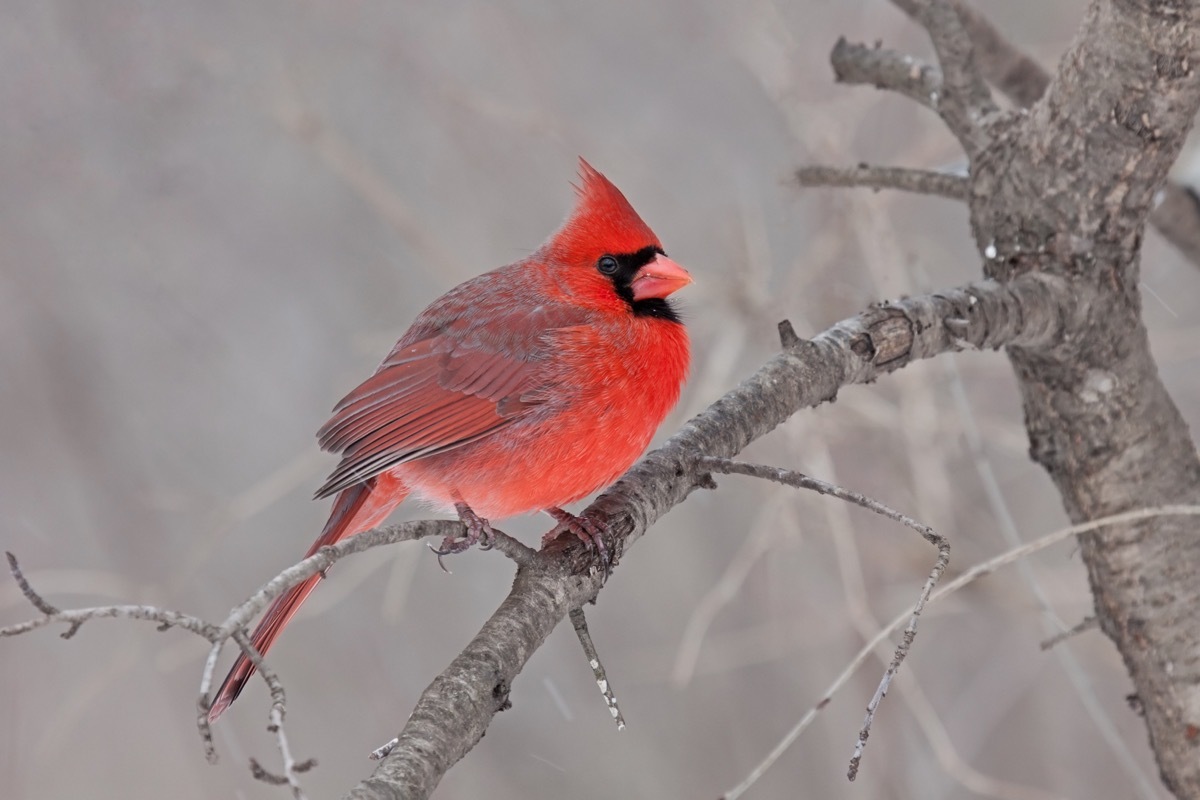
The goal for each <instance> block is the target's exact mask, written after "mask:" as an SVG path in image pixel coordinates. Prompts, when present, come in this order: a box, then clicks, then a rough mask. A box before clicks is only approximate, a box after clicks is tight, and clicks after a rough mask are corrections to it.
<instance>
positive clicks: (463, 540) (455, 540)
mask: <svg viewBox="0 0 1200 800" xmlns="http://www.w3.org/2000/svg"><path fill="white" fill-rule="evenodd" d="M454 510H455V511H457V512H458V518H459V520H460V521H461V522H462V524H463V525H464V526H466V528H467V535H466V536H447V537H446V538H445V539H443V540H442V546H441V547H434V546H433V545H429V549H430V550H432V551H433V552H434V553H435V554H437V558H438V566H439V567H441V568H442V570H443V571H444V572H446V573H449V572H450V570H448V569H446V565H445V564H443V563H442V556H449V555H454V554H455V553H462V552H464V551H466V550H469V549H470V548H471V545H473V544H478V545H479V549H480V550H491V549H492V548H493V547H495V546H496V532H495V531H493V530H492V524H491V523H490V522H488V521H487V520H486V519H484V518H483V517H481V516H479V515H478V514H476V513H475V512H474V511H472V510H471V507H470V506H468V505H467V504H466V503H455V504H454Z"/></svg>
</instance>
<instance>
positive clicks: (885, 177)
mask: <svg viewBox="0 0 1200 800" xmlns="http://www.w3.org/2000/svg"><path fill="white" fill-rule="evenodd" d="M796 182H797V183H798V184H800V185H801V186H843V187H863V188H868V189H874V190H875V191H879V190H880V189H899V190H901V191H905V192H913V193H915V194H931V195H935V196H937V197H945V198H947V199H950V200H964V199H966V197H967V190H968V189H969V188H970V181H969V180H968V179H967V178H966V177H965V176H963V175H952V174H950V173H947V172H934V171H932V170H925V169H907V168H905V167H876V166H872V165H869V164H859V165H858V166H856V167H822V166H813V167H800V168H799V169H797V170H796Z"/></svg>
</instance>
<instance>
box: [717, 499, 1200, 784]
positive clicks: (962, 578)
mask: <svg viewBox="0 0 1200 800" xmlns="http://www.w3.org/2000/svg"><path fill="white" fill-rule="evenodd" d="M1168 516H1193V517H1194V516H1200V506H1163V507H1161V508H1144V509H1138V510H1136V511H1127V512H1125V513H1123V514H1114V515H1112V516H1111V517H1104V518H1102V519H1095V520H1092V521H1090V522H1085V523H1083V524H1081V525H1072V526H1070V527H1069V528H1062V529H1060V530H1057V531H1054V532H1053V533H1048V534H1046V535H1045V536H1041V537H1039V538H1037V539H1034V540H1033V541H1031V542H1028V543H1026V544H1023V545H1021V546H1020V547H1015V548H1013V549H1011V550H1008V551H1006V552H1004V553H1001V554H1000V555H998V556H996V557H995V558H991V559H988V560H987V561H984V562H982V563H980V564H976V565H975V566H973V567H971V568H970V569H969V570H967V571H966V572H964V573H962V574H961V575H959V576H958V577H957V578H955V579H954V580H952V581H950V582H949V583H947V584H945V585H944V586H942V587H941V588H940V589H938V590H937V591H935V592H933V594H931V595H930V596H929V602H930V603H931V604H932V603H936V602H937V601H939V600H941V599H942V598H943V597H946V596H947V595H949V594H952V593H953V592H956V591H958V590H959V589H961V588H963V587H964V586H966V585H967V584H969V583H972V582H973V581H975V580H976V579H978V578H981V577H983V576H985V575H990V574H991V573H993V572H995V571H996V570H998V569H1000V568H1001V567H1005V566H1007V565H1009V564H1012V563H1014V562H1017V561H1020V560H1022V559H1024V558H1027V557H1029V556H1031V555H1033V554H1034V553H1037V552H1039V551H1041V550H1044V549H1046V548H1047V547H1049V546H1050V545H1052V544H1056V543H1058V542H1061V541H1064V540H1066V539H1069V538H1071V537H1073V536H1078V535H1079V534H1081V533H1090V532H1092V531H1096V530H1099V529H1100V528H1104V527H1107V526H1110V525H1123V524H1127V523H1132V522H1139V521H1142V520H1147V519H1154V518H1156V517H1168ZM910 616H911V613H910V612H908V611H905V612H903V613H902V614H899V615H898V616H896V617H895V618H894V619H892V621H891V622H889V623H888V624H887V625H886V626H884V627H883V628H882V629H881V630H880V631H879V632H878V633H876V634H875V636H874V637H872V638H871V640H870V641H868V642H867V643H866V644H865V645H863V647H862V649H861V650H859V651H858V653H857V654H855V656H854V658H853V659H851V660H850V663H848V664H847V665H846V667H845V669H843V670H842V671H841V672H840V673H838V676H837V677H836V678H834V680H833V682H832V683H831V684H830V685H829V688H828V689H826V690H825V693H824V694H823V695H822V696H821V699H820V700H818V701H817V702H816V703H815V704H814V705H813V706H812V707H811V708H809V709H808V711H806V712H805V713H804V715H803V716H802V717H801V718H800V720H799V722H797V723H796V724H795V726H793V727H792V729H791V730H790V731H788V732H787V734H786V735H785V736H784V737H783V739H781V740H780V742H779V744H777V745H775V747H774V748H773V749H772V750H771V752H770V753H768V754H767V756H766V758H764V759H763V760H762V761H761V762H760V763H759V764H758V765H756V766H755V767H754V768H753V769H752V770H751V771H750V773H749V774H748V775H747V776H746V777H745V778H744V779H743V780H742V782H741V783H739V784H738V785H737V786H735V787H733V788H732V789H730V790H728V791H727V792H725V793H724V794H722V795H721V800H736V798H738V797H741V796H742V795H743V794H745V793H746V792H747V791H748V790H749V789H750V788H751V787H752V786H753V785H754V784H755V783H757V782H758V779H759V778H761V777H762V776H763V775H764V774H765V773H766V771H767V770H768V769H770V768H771V766H772V765H773V764H774V763H775V762H776V761H778V760H779V757H780V756H782V755H783V754H784V753H785V752H787V749H788V748H789V747H791V746H792V745H793V744H794V743H795V741H796V739H798V738H799V737H800V734H801V733H803V732H804V731H805V729H806V728H808V726H809V725H811V724H812V722H813V720H814V719H816V716H817V714H819V713H820V712H821V710H822V709H824V708H825V707H826V706H827V705H829V703H830V702H831V701H832V700H833V697H834V695H835V694H837V692H838V691H839V690H840V689H841V688H842V687H843V686H845V685H846V682H847V681H848V680H850V676H852V675H853V674H854V672H855V671H856V670H857V669H858V668H859V667H860V666H862V663H863V662H864V661H866V660H867V659H868V658H869V657H870V655H871V653H872V651H874V649H875V648H876V647H878V646H879V645H880V644H882V643H883V642H884V641H885V640H886V639H887V638H888V637H889V636H891V635H892V634H893V633H894V632H896V631H897V630H899V629H900V628H901V626H903V625H904V624H905V622H906V621H907V620H908V619H909V617H910Z"/></svg>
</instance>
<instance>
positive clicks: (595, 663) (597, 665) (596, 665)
mask: <svg viewBox="0 0 1200 800" xmlns="http://www.w3.org/2000/svg"><path fill="white" fill-rule="evenodd" d="M588 666H590V667H591V668H592V669H600V662H599V661H597V660H596V659H594V658H593V659H592V660H591V661H589V662H588Z"/></svg>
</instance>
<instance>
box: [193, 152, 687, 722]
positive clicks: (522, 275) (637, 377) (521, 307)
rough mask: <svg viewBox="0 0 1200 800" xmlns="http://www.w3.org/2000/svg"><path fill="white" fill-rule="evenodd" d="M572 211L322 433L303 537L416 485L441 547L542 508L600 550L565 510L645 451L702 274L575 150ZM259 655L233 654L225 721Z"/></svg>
mask: <svg viewBox="0 0 1200 800" xmlns="http://www.w3.org/2000/svg"><path fill="white" fill-rule="evenodd" d="M579 163H580V169H579V184H578V186H576V194H577V200H576V204H575V208H574V210H573V211H572V212H571V214H570V216H569V217H568V218H567V220H566V222H564V223H563V225H562V227H560V228H559V229H558V231H556V232H555V233H554V234H553V235H552V236H551V237H550V239H549V240H547V241H546V243H545V244H543V245H542V246H541V247H540V248H538V249H537V250H536V251H535V252H534V253H533V254H532V255H530V256H529V257H527V258H524V259H522V260H520V261H517V262H515V263H513V264H509V265H507V266H504V267H500V268H499V269H496V270H493V271H491V272H488V273H485V274H483V275H480V276H479V277H477V278H474V279H472V280H469V281H467V282H466V283H463V284H461V285H459V286H457V287H455V288H454V289H451V290H450V291H449V292H447V293H446V294H444V295H442V297H440V298H438V299H437V300H435V301H434V302H433V303H432V304H431V305H430V306H429V307H428V308H426V309H425V310H424V311H422V312H421V313H420V314H419V315H418V316H417V318H416V320H414V321H413V324H412V327H410V328H409V329H408V332H407V333H405V334H404V335H403V336H402V337H401V338H400V341H398V342H397V343H396V346H395V347H393V348H392V351H391V352H390V353H389V354H388V356H387V358H385V359H384V360H383V363H382V364H380V365H379V368H378V369H377V370H376V371H375V374H374V375H372V376H371V377H370V378H368V379H367V380H365V381H363V383H361V384H360V385H359V386H358V387H357V388H356V389H354V391H352V392H350V394H348V395H346V397H344V398H343V399H342V401H341V402H339V403H338V404H337V406H336V407H335V408H334V409H333V416H332V417H331V418H330V420H329V421H328V422H326V423H325V425H324V426H323V427H322V428H321V429H320V431H318V433H317V439H318V442H319V443H320V445H321V447H322V449H324V450H328V451H332V452H334V453H338V454H340V455H341V461H340V463H338V465H337V468H336V469H335V470H334V471H333V474H331V475H330V476H329V480H327V481H326V482H325V485H324V486H322V487H321V488H320V489H319V490H317V494H316V496H317V497H328V496H334V501H333V510H332V512H331V513H330V515H329V521H328V522H326V523H325V528H324V530H322V531H321V535H320V537H319V538H318V539H317V540H316V541H315V542H314V543H313V545H312V547H310V548H309V550H308V555H312V554H313V553H315V552H317V550H319V549H320V548H322V547H324V546H326V545H331V544H334V543H335V542H338V541H340V540H341V539H344V538H346V537H347V536H352V535H354V534H356V533H359V532H361V531H364V530H367V529H369V528H373V527H375V526H376V525H378V524H379V523H380V522H382V521H383V520H384V518H385V517H387V515H388V514H389V513H390V512H391V511H392V509H393V508H395V507H396V505H398V504H399V503H400V502H401V501H403V500H404V499H405V498H406V497H408V496H409V495H410V494H412V495H414V496H416V497H418V498H420V499H422V500H424V501H426V502H428V503H431V504H432V505H434V506H436V507H440V508H444V509H447V510H448V509H451V508H452V509H454V510H455V512H456V513H457V514H458V516H459V519H461V520H462V522H463V524H464V526H465V529H466V533H465V535H464V536H462V537H459V538H454V537H451V538H448V539H447V540H446V541H444V542H443V543H442V547H441V548H440V549H439V550H438V551H437V552H438V553H439V556H440V555H445V554H448V553H453V552H460V551H462V550H465V549H467V548H469V547H470V546H471V545H473V544H475V543H477V542H478V543H480V546H488V545H489V544H490V542H491V539H492V536H493V533H492V529H491V524H490V520H493V519H503V518H505V517H512V516H517V515H520V514H527V513H531V512H535V511H545V512H547V513H548V514H550V515H551V516H552V517H554V519H555V520H556V521H557V522H558V525H557V526H556V528H555V529H554V530H552V531H551V532H550V533H549V534H547V537H546V539H547V540H549V539H551V538H553V537H554V536H556V535H558V534H559V533H562V532H564V531H571V532H573V533H574V534H575V535H576V536H578V537H579V538H580V539H582V540H583V541H584V542H585V543H587V544H588V545H589V546H593V547H595V548H596V549H597V550H599V551H601V552H603V548H604V540H603V531H602V530H601V529H599V528H597V526H596V524H595V523H591V522H589V521H587V520H585V519H582V518H577V517H575V516H574V515H572V514H570V513H569V512H567V511H564V510H563V509H562V506H564V505H568V504H570V503H573V502H575V501H576V500H579V499H581V498H583V497H584V496H586V495H588V494H591V493H592V492H594V491H595V490H597V489H599V488H602V487H604V486H607V485H609V484H610V483H612V482H613V481H614V480H616V478H617V477H618V476H620V475H621V474H622V473H623V472H625V470H627V469H628V468H629V467H630V466H631V465H632V464H633V462H634V461H635V460H637V458H638V456H640V455H641V454H642V452H643V451H644V450H645V449H646V447H647V445H649V443H650V439H651V438H652V437H653V436H654V432H655V430H657V428H658V426H659V425H660V424H661V423H662V421H663V419H664V418H666V416H667V414H668V413H670V411H671V409H672V408H673V407H674V406H675V403H676V401H678V399H679V393H680V391H681V389H682V386H683V382H684V380H685V379H686V378H687V372H688V363H689V358H690V356H689V344H688V335H687V331H686V330H685V329H684V326H683V324H682V322H681V321H680V318H679V315H678V313H677V312H676V310H675V308H674V307H672V305H671V303H670V301H669V300H668V299H667V298H668V297H669V296H670V295H671V294H672V293H674V292H675V291H676V290H678V289H680V288H682V287H684V286H686V285H687V284H689V283H691V281H692V278H691V276H690V275H689V274H688V273H687V271H686V270H684V269H683V268H682V267H681V266H679V265H678V264H676V263H675V262H674V261H672V260H671V259H669V258H667V255H666V253H665V252H664V250H663V246H662V243H661V242H660V241H659V239H658V237H657V236H655V235H654V232H653V231H651V230H650V228H649V226H647V225H646V223H645V222H643V221H642V219H641V217H639V216H638V214H637V212H636V211H634V210H633V207H632V206H631V205H630V204H629V201H628V200H626V199H625V196H624V195H622V194H621V192H620V191H619V190H618V189H617V187H616V186H614V185H613V184H612V183H610V182H609V181H608V179H607V178H605V177H604V176H603V175H601V174H600V173H599V172H597V171H596V170H595V169H593V168H592V167H591V165H589V164H588V163H587V162H586V161H584V160H583V159H580V161H579ZM322 577H323V575H321V574H317V575H313V576H312V577H311V578H309V579H308V580H306V581H304V582H303V583H301V584H299V585H297V586H295V587H293V588H292V589H290V590H289V591H287V592H285V593H284V594H282V595H280V596H279V597H278V598H276V599H275V601H274V603H272V604H271V607H270V608H269V609H268V610H267V613H266V615H265V616H264V617H263V620H262V622H260V623H259V625H258V627H257V628H256V629H255V631H254V635H253V637H252V640H253V643H254V647H255V649H256V650H258V652H259V653H260V654H265V653H266V652H267V650H268V649H270V647H271V645H272V644H273V643H274V642H275V640H276V639H277V638H278V637H279V634H280V633H281V632H282V631H283V628H284V626H285V625H287V623H288V621H289V620H291V618H292V617H293V616H294V615H295V613H296V611H297V610H298V609H299V608H300V604H301V603H303V602H304V600H305V598H307V597H308V595H309V593H310V592H312V590H313V588H315V587H316V585H317V584H318V583H319V582H320V581H321V578H322ZM253 674H254V665H253V664H252V663H251V662H250V660H249V659H248V658H246V656H245V655H244V654H242V655H239V656H238V659H237V662H236V663H235V664H234V665H233V669H232V670H231V671H230V672H229V675H228V676H227V677H226V678H225V682H224V683H223V684H222V685H221V688H220V690H219V691H218V692H217V695H216V698H215V700H214V701H213V704H212V706H211V708H210V710H209V713H208V718H209V720H210V721H215V720H216V719H217V718H218V717H219V716H221V714H222V713H223V712H224V711H225V709H227V708H228V707H229V705H230V704H231V703H232V702H233V701H234V700H235V699H236V698H237V696H238V694H239V693H240V692H241V691H242V688H243V687H244V686H245V685H246V682H247V681H248V680H249V679H250V676H251V675H253Z"/></svg>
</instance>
